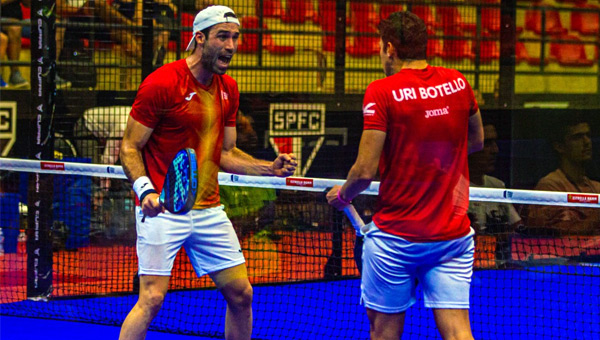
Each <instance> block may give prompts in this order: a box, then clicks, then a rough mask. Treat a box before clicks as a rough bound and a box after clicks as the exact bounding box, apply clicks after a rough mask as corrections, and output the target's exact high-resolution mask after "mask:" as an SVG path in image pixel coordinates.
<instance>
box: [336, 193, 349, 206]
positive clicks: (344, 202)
mask: <svg viewBox="0 0 600 340" xmlns="http://www.w3.org/2000/svg"><path fill="white" fill-rule="evenodd" d="M337 199H338V201H340V202H342V203H343V204H344V205H350V204H352V201H347V200H345V199H344V198H343V197H342V190H339V191H338V192H337Z"/></svg>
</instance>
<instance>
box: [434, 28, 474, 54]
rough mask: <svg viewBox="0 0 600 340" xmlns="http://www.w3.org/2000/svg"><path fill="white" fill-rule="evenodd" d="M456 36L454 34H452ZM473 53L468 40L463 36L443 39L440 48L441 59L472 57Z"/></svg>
mask: <svg viewBox="0 0 600 340" xmlns="http://www.w3.org/2000/svg"><path fill="white" fill-rule="evenodd" d="M453 35H455V36H456V34H453ZM474 56H475V55H474V54H473V51H472V50H471V48H470V47H469V41H468V40H467V39H464V38H455V39H445V40H444V47H443V48H442V55H441V57H442V59H445V60H460V59H473V57H474Z"/></svg>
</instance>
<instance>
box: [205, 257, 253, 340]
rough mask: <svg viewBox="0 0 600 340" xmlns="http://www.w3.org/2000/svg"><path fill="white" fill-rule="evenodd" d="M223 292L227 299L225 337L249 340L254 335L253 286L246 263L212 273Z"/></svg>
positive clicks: (228, 339)
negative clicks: (249, 279)
mask: <svg viewBox="0 0 600 340" xmlns="http://www.w3.org/2000/svg"><path fill="white" fill-rule="evenodd" d="M210 277H211V278H212V279H213V281H214V282H215V284H216V285H217V287H218V288H219V291H220V292H221V294H223V297H224V298H225V301H227V314H226V315H225V339H227V340H247V339H250V336H251V335H252V286H251V285H250V281H248V273H247V271H246V265H245V264H240V265H237V266H235V267H232V268H227V269H223V270H221V271H218V272H216V273H211V274H210Z"/></svg>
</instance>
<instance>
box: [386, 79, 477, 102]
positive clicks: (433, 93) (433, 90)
mask: <svg viewBox="0 0 600 340" xmlns="http://www.w3.org/2000/svg"><path fill="white" fill-rule="evenodd" d="M466 87H467V84H466V83H465V81H464V80H463V79H462V78H457V79H454V80H452V81H449V82H447V83H444V84H440V85H435V86H429V87H419V88H417V89H415V88H403V89H398V90H393V91H392V95H393V96H394V100H396V101H397V102H401V101H404V100H411V99H431V98H437V97H444V96H449V95H451V94H454V93H457V92H459V91H462V90H464V89H465V88H466ZM417 94H418V95H419V96H417Z"/></svg>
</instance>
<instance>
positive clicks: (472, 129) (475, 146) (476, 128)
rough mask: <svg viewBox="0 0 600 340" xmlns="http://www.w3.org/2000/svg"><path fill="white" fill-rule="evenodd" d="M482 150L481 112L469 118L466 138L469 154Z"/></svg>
mask: <svg viewBox="0 0 600 340" xmlns="http://www.w3.org/2000/svg"><path fill="white" fill-rule="evenodd" d="M482 149H483V123H482V121H481V112H480V111H479V110H477V113H475V114H474V115H472V116H471V117H469V137H468V152H469V154H471V153H473V152H477V151H480V150H482Z"/></svg>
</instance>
